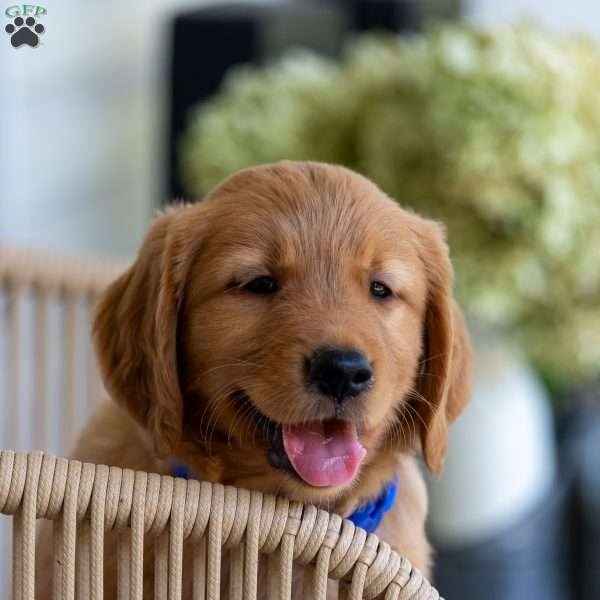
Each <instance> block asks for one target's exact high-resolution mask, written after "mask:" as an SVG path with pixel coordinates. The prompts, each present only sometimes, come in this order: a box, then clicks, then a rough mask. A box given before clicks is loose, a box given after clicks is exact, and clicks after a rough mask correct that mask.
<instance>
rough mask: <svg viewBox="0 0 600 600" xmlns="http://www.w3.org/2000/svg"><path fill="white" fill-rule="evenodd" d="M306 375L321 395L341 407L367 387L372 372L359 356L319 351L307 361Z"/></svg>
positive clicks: (338, 351) (368, 364) (335, 349)
mask: <svg viewBox="0 0 600 600" xmlns="http://www.w3.org/2000/svg"><path fill="white" fill-rule="evenodd" d="M308 375H309V379H310V382H311V383H312V384H314V385H316V386H317V388H318V389H319V390H320V391H321V392H322V393H323V394H325V395H326V396H329V397H331V398H333V399H334V400H335V401H336V402H338V403H342V402H343V401H344V400H346V399H348V398H354V397H356V396H358V395H359V394H360V393H361V392H363V391H365V390H366V389H367V388H369V387H370V385H371V383H372V381H373V368H372V367H371V365H370V363H369V360H368V359H367V357H366V356H365V355H364V354H363V353H362V352H358V351H356V350H347V349H341V348H320V349H319V350H317V352H316V353H315V355H314V356H313V358H312V359H311V360H310V361H309V364H308Z"/></svg>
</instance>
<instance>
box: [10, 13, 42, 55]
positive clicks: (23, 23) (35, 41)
mask: <svg viewBox="0 0 600 600" xmlns="http://www.w3.org/2000/svg"><path fill="white" fill-rule="evenodd" d="M4 14H5V15H6V16H7V17H8V18H9V19H11V22H10V23H8V24H7V25H6V27H5V28H4V31H6V33H7V34H8V35H9V36H10V43H11V45H12V46H13V47H14V48H19V47H21V46H30V47H31V48H36V47H37V46H38V45H39V43H40V35H41V34H42V33H44V31H46V28H45V27H44V26H43V25H42V24H41V23H39V22H38V20H39V18H40V17H42V16H44V15H46V14H48V11H47V10H46V8H45V7H43V6H39V5H36V4H14V5H13V6H9V7H8V8H7V9H6V10H5V11H4Z"/></svg>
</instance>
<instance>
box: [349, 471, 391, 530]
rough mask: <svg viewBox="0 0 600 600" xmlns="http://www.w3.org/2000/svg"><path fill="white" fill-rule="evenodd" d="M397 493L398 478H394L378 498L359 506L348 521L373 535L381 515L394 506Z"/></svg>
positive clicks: (381, 517)
mask: <svg viewBox="0 0 600 600" xmlns="http://www.w3.org/2000/svg"><path fill="white" fill-rule="evenodd" d="M397 492H398V477H394V480H393V481H391V482H390V483H388V484H387V485H386V486H385V487H384V488H383V489H382V490H381V494H379V497H377V498H375V500H369V502H367V503H365V504H363V505H362V506H359V507H358V508H357V509H356V510H355V511H354V512H353V513H352V514H351V515H350V516H349V517H348V519H349V520H350V521H352V522H353V523H354V524H355V525H356V526H357V527H362V528H363V529H364V530H365V531H366V532H367V533H373V532H374V531H375V530H376V529H377V528H378V527H379V524H380V523H381V519H383V515H385V513H386V512H388V511H389V510H390V509H391V508H392V506H394V502H395V500H396V493H397Z"/></svg>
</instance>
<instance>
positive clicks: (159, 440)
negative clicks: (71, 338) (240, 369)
mask: <svg viewBox="0 0 600 600" xmlns="http://www.w3.org/2000/svg"><path fill="white" fill-rule="evenodd" d="M189 210H194V208H193V207H190V209H189ZM196 210H197V209H196ZM187 212H188V209H187V208H186V207H181V208H176V209H171V210H169V211H168V212H166V213H164V214H161V215H160V216H159V217H158V218H157V219H156V220H155V221H154V222H153V224H152V226H151V228H150V231H149V232H148V234H147V235H146V238H145V240H144V243H143V244H142V247H141V250H140V252H139V254H138V257H137V260H136V261H135V263H134V264H133V265H132V266H131V267H130V268H129V270H128V271H126V272H125V273H124V274H123V275H121V277H119V278H118V279H117V280H116V281H115V282H114V283H113V284H112V285H110V286H109V288H108V289H107V291H106V292H105V293H104V296H103V297H102V298H101V300H100V303H99V305H98V307H97V310H96V314H95V318H94V323H93V338H94V345H95V349H96V353H97V355H98V358H99V362H100V370H101V372H102V376H103V379H104V383H105V385H106V388H107V390H108V392H109V393H110V395H111V396H112V398H113V400H115V401H116V402H117V403H118V404H120V405H121V406H123V407H124V408H126V409H127V410H128V411H129V413H130V414H131V415H132V416H133V417H134V418H135V419H136V420H137V421H138V422H139V423H140V424H141V425H142V426H144V427H145V428H146V429H147V430H148V431H149V433H150V435H151V436H152V438H153V442H154V447H155V451H156V452H157V454H158V456H161V457H164V456H166V455H168V454H169V453H170V452H171V451H172V450H173V448H174V446H175V445H176V443H177V442H178V440H179V438H180V435H181V429H182V420H183V401H182V396H181V390H180V387H179V378H178V373H177V321H178V316H179V312H180V307H181V304H182V299H183V294H184V290H185V283H186V279H187V276H188V272H189V269H190V266H191V265H190V263H191V260H192V257H193V255H194V247H193V246H192V244H194V243H197V240H198V239H199V237H200V236H199V235H198V232H197V231H196V228H194V232H193V234H192V235H189V231H187V230H189V228H190V226H189V225H188V224H187V222H186V223H184V222H183V219H182V217H185V216H186V214H185V213H187ZM190 220H191V221H193V222H194V223H196V224H197V220H196V219H195V218H194V219H190ZM186 233H187V235H186Z"/></svg>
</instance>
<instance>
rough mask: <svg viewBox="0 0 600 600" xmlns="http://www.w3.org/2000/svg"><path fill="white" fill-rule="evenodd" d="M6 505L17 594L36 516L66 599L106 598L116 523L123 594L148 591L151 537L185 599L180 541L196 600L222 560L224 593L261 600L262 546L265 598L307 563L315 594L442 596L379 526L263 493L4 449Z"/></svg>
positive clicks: (283, 592)
mask: <svg viewBox="0 0 600 600" xmlns="http://www.w3.org/2000/svg"><path fill="white" fill-rule="evenodd" d="M0 512H1V513H4V514H7V515H12V516H13V578H14V582H13V586H14V588H13V598H15V599H18V600H31V599H33V598H34V585H35V581H34V580H35V577H34V574H35V523H36V519H38V518H43V519H50V520H52V521H54V549H55V555H54V564H55V573H54V577H55V581H54V589H55V592H56V597H57V598H62V599H71V598H75V590H76V589H77V590H78V597H80V598H91V599H92V600H99V599H100V598H102V597H103V585H104V582H103V575H102V573H103V569H102V566H103V542H104V535H105V532H106V531H109V530H115V531H117V532H118V533H119V545H118V565H119V570H118V590H119V598H128V599H131V600H141V599H142V593H143V569H142V567H143V553H144V538H145V536H151V538H152V539H153V540H154V561H155V576H154V577H155V579H154V597H155V598H160V599H162V598H168V599H169V600H175V599H180V598H181V593H182V581H183V548H184V542H186V543H187V544H189V545H190V546H191V548H192V553H193V598H194V600H197V599H201V598H202V599H206V600H217V599H218V598H220V597H221V590H222V585H221V583H222V582H221V568H222V563H223V562H224V561H225V560H227V561H228V562H229V581H228V582H227V583H228V586H229V587H228V589H229V591H228V594H227V597H229V598H231V599H240V600H242V599H243V600H252V599H255V598H257V593H258V569H259V556H260V554H263V555H265V556H267V557H268V563H269V564H268V569H269V571H268V572H269V579H268V590H267V592H268V597H269V598H274V599H275V598H279V599H282V600H283V599H290V598H291V597H292V573H293V567H294V563H295V564H297V565H300V566H305V567H307V577H306V578H305V582H306V583H305V585H306V584H308V586H309V589H308V590H307V589H306V587H305V589H304V590H303V593H304V594H310V598H311V599H314V600H324V599H325V598H326V596H327V589H328V585H327V584H328V580H329V579H333V580H338V581H342V584H341V586H340V592H339V595H340V597H343V598H348V599H349V600H358V599H359V598H378V597H381V598H385V599H386V600H391V599H406V600H408V599H409V598H412V599H415V600H417V599H419V600H430V599H431V600H435V599H438V598H439V594H438V593H437V591H436V590H435V589H434V588H433V587H432V586H431V585H430V584H429V582H428V581H427V580H426V579H425V578H424V577H423V576H422V575H421V574H420V573H419V572H418V570H417V569H414V568H413V567H412V566H411V565H410V563H409V562H408V561H407V560H406V559H404V558H402V557H400V556H399V555H398V554H397V553H396V552H394V551H393V550H391V549H390V546H389V545H388V544H386V543H385V542H383V541H381V540H379V539H378V538H377V536H376V535H374V534H367V533H366V532H365V531H364V530H363V529H360V528H359V527H355V526H354V525H353V523H351V522H350V521H348V520H346V519H342V518H341V517H340V516H339V515H336V514H331V513H328V512H326V511H324V510H317V509H316V508H315V507H314V506H310V505H302V504H301V503H299V502H292V501H289V500H287V499H286V498H284V497H275V496H272V495H268V494H262V493H260V492H256V491H254V492H249V491H247V490H244V489H239V488H234V487H230V486H222V485H220V484H210V483H206V482H199V481H194V480H188V481H186V480H184V479H179V478H173V477H170V476H165V475H163V476H160V475H157V474H151V473H144V472H139V471H138V472H134V471H131V470H129V469H119V468H116V467H110V468H109V467H106V466H101V465H93V464H89V463H84V464H82V463H80V462H78V461H69V460H65V459H60V458H54V457H52V456H48V455H43V454H42V453H41V452H37V453H29V454H26V453H14V452H10V451H2V452H0ZM225 552H227V554H226V555H225V554H224V553H225ZM78 555H79V556H78ZM76 558H78V560H79V562H78V569H77V570H76ZM224 583H226V582H224Z"/></svg>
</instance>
